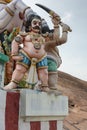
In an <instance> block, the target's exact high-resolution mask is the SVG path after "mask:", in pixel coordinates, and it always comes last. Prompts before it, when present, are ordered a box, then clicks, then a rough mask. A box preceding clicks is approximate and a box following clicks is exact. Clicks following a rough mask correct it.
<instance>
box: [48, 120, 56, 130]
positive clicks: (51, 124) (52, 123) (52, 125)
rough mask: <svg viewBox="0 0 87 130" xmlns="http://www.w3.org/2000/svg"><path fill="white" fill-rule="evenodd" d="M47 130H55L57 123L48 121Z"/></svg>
mask: <svg viewBox="0 0 87 130" xmlns="http://www.w3.org/2000/svg"><path fill="white" fill-rule="evenodd" d="M49 127H50V128H49V130H57V121H49Z"/></svg>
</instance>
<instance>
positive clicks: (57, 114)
mask: <svg viewBox="0 0 87 130" xmlns="http://www.w3.org/2000/svg"><path fill="white" fill-rule="evenodd" d="M20 96H21V98H20V99H21V100H20V102H21V106H20V108H21V110H20V116H21V117H23V118H24V120H25V121H49V120H63V119H64V117H65V116H66V115H67V114H68V98H67V97H66V96H62V95H61V96H55V95H54V94H50V95H48V94H47V93H45V92H39V91H34V90H29V89H27V90H23V91H21V93H20Z"/></svg>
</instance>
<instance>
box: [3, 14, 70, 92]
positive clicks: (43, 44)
mask: <svg viewBox="0 0 87 130" xmlns="http://www.w3.org/2000/svg"><path fill="white" fill-rule="evenodd" d="M42 21H43V20H42V19H41V17H40V16H38V15H36V14H31V15H30V16H28V19H27V21H26V26H25V32H20V33H19V35H17V36H16V37H15V39H14V40H13V42H12V52H11V56H12V58H13V59H14V60H16V69H15V70H14V72H13V75H12V80H11V82H10V83H9V84H8V85H6V86H5V87H4V89H5V90H8V89H13V88H17V85H18V83H19V82H20V81H21V80H22V78H23V76H24V74H25V73H26V72H27V71H28V69H29V74H28V78H27V80H26V82H27V84H30V85H33V84H36V83H37V82H38V81H40V82H41V83H40V86H39V88H40V90H41V91H44V92H50V90H54V91H55V90H56V91H55V92H56V93H57V92H58V91H57V87H55V86H50V85H48V81H49V77H48V70H49V68H50V67H49V62H50V60H51V63H52V64H53V63H54V62H53V60H54V59H53V58H52V53H53V52H52V48H53V50H56V48H55V47H56V46H57V45H60V44H63V43H64V42H62V41H65V40H66V38H67V35H66V34H67V32H68V31H69V26H67V25H65V24H62V28H63V33H64V34H63V35H62V37H61V38H59V35H58V34H59V31H60V30H59V23H60V17H59V16H58V15H57V14H54V16H53V17H52V23H53V24H54V30H53V33H52V35H50V33H45V34H43V30H44V29H43V28H42ZM64 37H65V39H64ZM20 44H23V48H21V49H19V45H20ZM49 47H50V48H51V51H49V50H50V49H49ZM47 48H48V49H47ZM54 48H55V49H54ZM49 52H51V57H49ZM56 52H57V51H56ZM47 53H48V56H47ZM57 53H58V52H57ZM47 57H48V59H47ZM55 59H56V58H55ZM48 60H49V62H48ZM54 68H55V67H54ZM53 85H54V84H53Z"/></svg>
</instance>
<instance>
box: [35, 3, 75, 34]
mask: <svg viewBox="0 0 87 130" xmlns="http://www.w3.org/2000/svg"><path fill="white" fill-rule="evenodd" d="M35 5H37V6H39V7H40V8H42V9H44V10H45V11H46V12H47V13H49V14H50V15H51V16H52V17H53V18H54V17H55V19H56V20H60V22H59V24H60V25H61V26H63V22H62V21H61V19H59V15H58V14H56V13H55V12H54V11H53V10H51V9H49V8H48V7H46V6H44V5H41V4H35ZM68 27H69V26H68ZM68 31H69V32H71V31H72V29H71V28H70V27H69V29H68Z"/></svg>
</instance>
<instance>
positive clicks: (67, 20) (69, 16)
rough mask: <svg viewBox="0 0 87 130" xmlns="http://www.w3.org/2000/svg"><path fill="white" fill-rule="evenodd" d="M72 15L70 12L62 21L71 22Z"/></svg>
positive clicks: (65, 14)
mask: <svg viewBox="0 0 87 130" xmlns="http://www.w3.org/2000/svg"><path fill="white" fill-rule="evenodd" d="M71 17H72V14H71V13H69V12H66V13H64V16H63V18H62V21H64V22H69V21H70V20H71Z"/></svg>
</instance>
